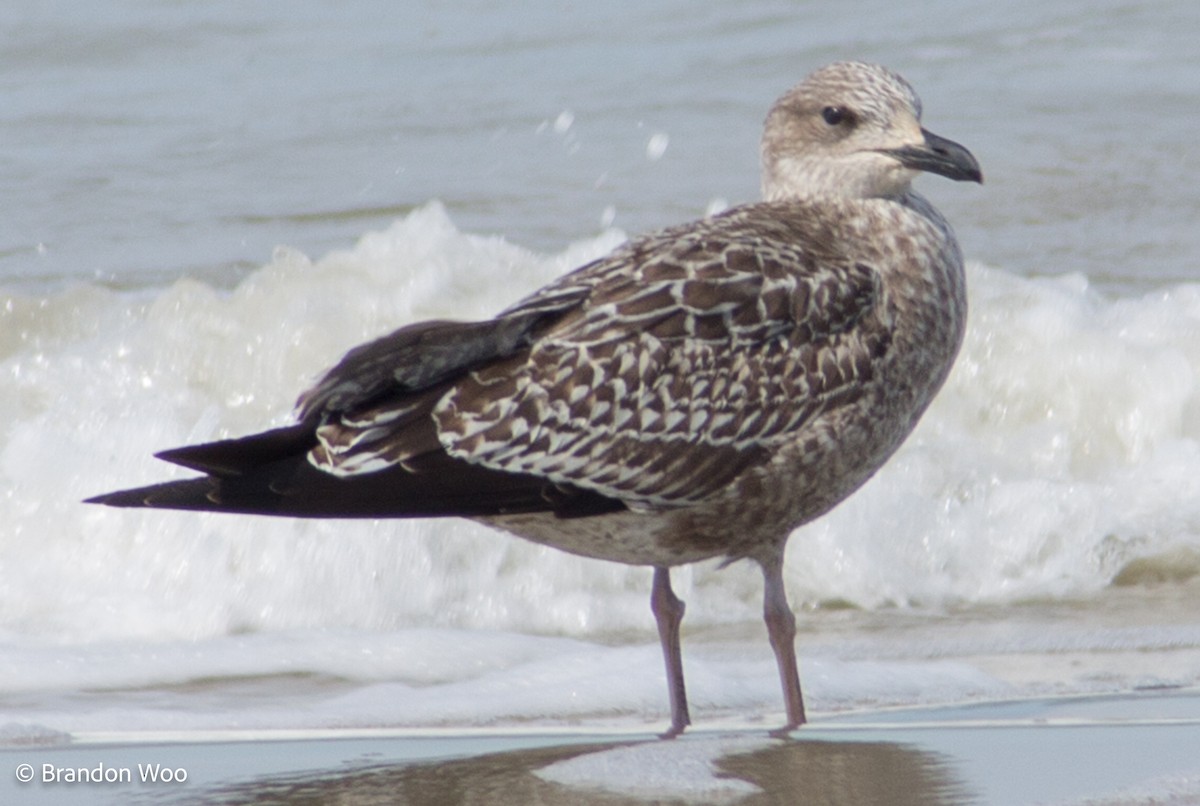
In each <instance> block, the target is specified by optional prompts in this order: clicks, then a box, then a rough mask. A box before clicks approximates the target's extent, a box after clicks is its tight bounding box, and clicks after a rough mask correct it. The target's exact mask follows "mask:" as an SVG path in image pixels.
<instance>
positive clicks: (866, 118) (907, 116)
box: [762, 62, 983, 201]
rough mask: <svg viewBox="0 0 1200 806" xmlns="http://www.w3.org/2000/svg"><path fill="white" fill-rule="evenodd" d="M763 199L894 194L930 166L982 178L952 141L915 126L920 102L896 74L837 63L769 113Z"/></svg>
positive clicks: (950, 173) (793, 91)
mask: <svg viewBox="0 0 1200 806" xmlns="http://www.w3.org/2000/svg"><path fill="white" fill-rule="evenodd" d="M762 161H763V197H764V198H765V199H767V200H768V201H774V200H780V199H787V198H794V197H800V196H821V195H835V196H843V197H851V198H872V197H899V196H902V195H903V194H905V193H907V192H908V189H909V185H910V184H911V182H912V180H913V178H914V177H915V176H916V175H917V174H918V173H919V172H921V171H929V172H932V173H936V174H941V175H942V176H946V177H949V178H950V179H955V180H969V181H973V182H982V181H983V174H982V172H981V171H980V169H979V163H978V162H976V160H975V157H974V156H972V155H971V152H969V151H967V149H965V148H963V147H962V146H961V145H959V144H958V143H955V142H953V141H951V140H946V139H944V138H942V137H938V136H937V135H935V134H933V133H932V132H929V131H926V130H925V129H923V128H922V127H921V100H920V99H919V98H918V97H917V94H916V93H915V92H914V91H913V88H912V87H911V86H910V85H909V83H908V82H907V81H905V80H904V79H903V78H901V77H900V76H898V75H896V74H895V73H893V72H891V71H890V70H887V69H886V68H883V67H879V66H878V65H873V64H864V63H862V62H836V63H834V64H831V65H827V66H826V67H822V68H821V69H820V70H817V71H816V72H814V73H813V74H812V75H810V76H809V77H808V78H806V79H805V80H804V81H803V82H801V83H800V84H798V85H796V86H795V87H793V88H792V89H790V90H788V91H787V92H786V93H785V94H784V95H783V96H782V97H781V98H780V99H779V100H778V101H776V102H775V105H774V106H772V107H771V111H770V113H768V115H767V120H766V125H765V127H764V131H763V140H762Z"/></svg>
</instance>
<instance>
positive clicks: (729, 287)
mask: <svg viewBox="0 0 1200 806" xmlns="http://www.w3.org/2000/svg"><path fill="white" fill-rule="evenodd" d="M919 118H920V104H919V102H918V100H917V98H916V95H915V93H913V91H912V89H911V87H909V85H908V84H907V83H906V82H905V81H904V80H903V79H901V78H899V77H898V76H896V75H895V74H893V73H890V72H888V71H887V70H884V69H883V68H880V67H876V66H872V65H865V64H860V63H838V64H834V65H830V66H829V67H826V68H823V69H822V70H819V71H817V72H816V73H814V74H813V75H812V76H810V77H809V78H808V79H807V80H806V81H804V82H803V83H802V84H800V85H798V86H797V87H796V88H794V89H792V90H791V91H789V92H788V93H787V94H785V95H784V96H783V97H782V98H781V99H780V100H779V101H778V102H777V103H776V104H775V106H774V107H773V108H772V110H771V112H770V114H769V115H768V117H767V122H766V126H765V131H764V135H763V195H764V198H765V201H764V202H761V203H758V204H751V205H746V206H742V207H737V208H734V209H732V210H730V211H728V212H726V213H724V214H721V215H718V216H714V217H711V218H708V219H704V220H701V221H695V222H692V223H689V224H685V225H682V226H678V227H673V228H670V229H666V230H662V231H660V232H657V233H653V234H651V235H647V236H644V237H641V238H638V239H635V240H633V241H631V242H629V243H628V244H626V245H624V246H622V247H620V248H618V249H617V250H616V251H614V252H613V253H611V254H610V255H608V256H606V257H604V258H601V259H600V260H597V261H595V262H593V263H590V264H588V265H586V266H583V267H581V268H579V269H577V270H576V271H574V272H571V273H570V274H567V275H565V276H563V277H562V278H560V279H559V280H557V281H555V282H553V283H551V284H550V285H548V286H546V287H545V288H543V289H542V290H540V291H538V292H537V293H535V294H533V295H532V296H530V297H528V298H527V299H525V300H522V301H521V302H518V303H517V304H516V305H514V306H512V307H511V308H509V309H507V310H506V311H503V312H502V313H500V314H499V315H498V316H497V317H496V318H495V319H492V320H489V321H486V322H473V323H459V322H425V323H419V324H415V325H410V326H408V327H405V328H402V329H401V330H399V331H396V332H395V333H393V334H391V335H388V336H385V337H383V338H381V339H378V340H376V341H374V342H371V343H369V344H367V345H364V346H362V347H359V348H357V349H355V350H353V351H351V352H350V353H349V354H347V356H346V357H345V358H344V359H343V360H342V361H341V362H340V363H339V364H338V365H337V366H335V367H334V368H333V369H331V370H330V371H329V372H328V373H326V375H325V376H324V377H323V378H322V379H321V380H320V381H319V382H318V383H317V384H316V385H315V386H314V387H313V388H312V389H310V390H309V391H307V392H305V394H304V395H303V396H302V397H301V398H300V401H299V404H298V409H297V414H298V420H299V422H298V423H297V424H296V425H294V426H289V427H286V428H282V429H276V430H275V431H270V432H266V433H264V434H259V435H255V436H251V437H246V438H243V439H238V440H228V441H224V442H218V443H210V444H208V445H200V446H191V447H187V448H181V449H177V450H175V451H169V452H166V453H164V454H160V455H161V456H162V457H163V458H165V459H168V460H169V461H173V462H177V463H179V464H184V465H187V466H188V467H192V468H194V469H197V470H200V471H202V472H203V473H205V474H206V475H205V476H204V477H203V478H199V479H193V480H190V481H183V482H172V483H168V484H164V485H157V486H154V487H149V488H143V489H139V490H131V491H124V492H119V493H113V494H110V495H107V496H101V497H99V498H98V499H94V500H96V501H98V502H101V503H107V504H112V505H117V506H149V507H167V508H179V509H199V510H216V511H230V512H247V513H259V514H276V515H295V516H302V517H388V516H393V517H428V516H441V515H460V516H464V517H471V518H475V519H478V520H482V521H484V522H487V523H490V524H493V525H495V526H497V527H499V528H501V529H504V530H506V531H509V532H512V533H514V534H517V535H520V536H522V537H525V538H527V539H530V540H534V541H536V542H539V543H543V544H546V545H550V546H554V547H556V548H559V549H563V550H565V551H569V552H573V553H576V554H580V555H584V556H587V557H595V558H599V559H605V560H611V561H615V562H623V563H631V564H640V565H650V566H653V567H654V568H655V574H654V583H653V595H652V606H653V611H654V614H655V617H656V619H657V621H658V625H659V633H660V637H661V640H662V645H663V652H664V658H665V660H666V664H667V675H668V681H669V691H670V695H671V728H670V730H669V731H668V733H667V735H676V734H678V733H679V732H680V731H682V730H683V729H684V727H685V726H686V725H687V724H688V722H689V717H688V713H687V702H686V696H685V693H684V685H683V671H682V664H681V660H680V651H679V622H680V620H681V619H682V616H683V603H682V602H680V601H679V600H678V599H677V598H676V597H675V595H674V593H673V592H672V591H671V588H670V575H669V570H668V569H669V568H670V567H672V566H675V565H679V564H682V563H689V562H695V561H698V560H703V559H708V558H714V557H720V558H724V559H725V560H726V561H732V560H737V559H742V558H748V559H752V560H754V561H756V562H758V563H759V564H760V565H761V566H762V568H763V571H764V580H765V593H764V617H765V619H766V622H767V626H768V631H769V634H770V639H771V643H772V647H773V648H774V650H775V654H776V657H777V659H778V662H779V670H780V677H781V681H782V685H783V690H784V700H785V704H786V708H787V722H786V725H785V727H786V728H791V727H795V726H797V725H799V724H801V723H802V722H803V721H804V718H805V717H804V708H803V700H802V697H801V694H800V685H799V678H798V674H797V671H796V662H795V652H794V648H793V639H794V634H795V627H794V618H793V616H792V613H791V611H790V609H789V608H788V605H787V600H786V597H785V595H784V590H783V577H782V563H783V550H784V545H785V543H786V541H787V538H788V535H789V534H790V533H791V531H792V530H793V529H795V528H796V527H797V526H799V525H801V524H803V523H806V522H808V521H810V520H812V519H814V518H816V517H819V516H820V515H822V514H824V513H825V512H827V511H828V510H829V509H830V508H832V507H833V506H834V505H836V504H837V503H838V502H839V501H841V500H843V499H844V498H845V497H846V496H848V495H849V494H850V493H852V492H853V491H854V490H855V489H857V488H858V487H859V486H860V485H861V484H862V483H863V482H865V481H866V480H867V479H868V478H870V476H871V475H872V474H873V473H875V471H876V470H878V469H879V468H880V467H881V466H882V465H883V463H884V462H885V461H886V460H887V458H888V457H889V456H890V455H891V454H892V453H893V452H894V451H895V449H896V448H897V447H898V446H899V445H900V443H901V442H902V441H903V440H904V438H905V437H906V436H907V435H908V434H909V433H910V431H911V430H912V428H913V427H914V426H915V425H916V422H917V420H918V418H919V417H920V415H921V413H922V412H923V411H924V409H925V407H926V406H927V405H928V403H929V402H930V400H931V399H932V397H933V395H934V394H935V393H936V391H937V390H938V388H939V387H940V386H941V384H942V382H943V381H944V380H945V377H946V375H947V373H948V372H949V370H950V366H951V364H952V362H953V359H954V355H955V353H956V352H957V350H958V346H959V343H960V341H961V338H962V333H963V327H964V322H965V316H966V302H965V290H964V287H963V276H962V259H961V256H960V254H959V250H958V245H957V243H956V242H955V239H954V236H953V234H952V232H951V230H950V227H949V226H948V225H947V223H946V222H945V220H944V219H943V218H942V217H941V215H940V214H939V213H937V211H936V210H934V209H933V207H932V206H930V205H929V203H928V202H926V201H925V200H924V199H923V198H922V197H920V196H918V195H917V194H915V193H913V192H912V191H911V189H910V187H909V183H910V182H911V180H912V178H913V177H914V176H915V175H916V174H917V172H919V171H923V170H924V171H932V172H935V173H939V174H942V175H944V176H947V177H950V178H952V179H958V180H974V181H980V179H981V175H980V172H979V167H978V165H977V164H976V162H975V160H974V158H973V157H971V155H970V154H969V153H968V152H967V151H966V150H965V149H963V148H962V147H961V146H958V145H957V144H955V143H952V142H950V141H948V140H943V139H941V138H939V137H936V136H935V135H932V134H930V133H929V132H927V131H925V130H924V129H922V128H921V126H920V123H919Z"/></svg>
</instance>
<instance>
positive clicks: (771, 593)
mask: <svg viewBox="0 0 1200 806" xmlns="http://www.w3.org/2000/svg"><path fill="white" fill-rule="evenodd" d="M762 569H763V582H764V586H763V620H764V621H766V623H767V635H768V637H769V638H770V639H771V649H773V650H775V663H776V664H777V665H778V666H779V681H780V683H782V684H783V702H784V705H785V706H786V707H787V724H786V725H784V726H783V727H782V728H780V729H779V732H780V733H786V732H788V731H790V730H792V729H793V728H798V727H800V726H801V725H803V724H804V723H805V721H806V720H805V717H804V697H803V696H802V695H801V694H800V672H799V670H798V668H797V666H796V616H795V615H794V614H793V613H792V608H791V607H789V606H788V601H787V591H786V590H784V587H783V552H782V551H780V552H778V554H777V556H775V557H772V558H771V559H770V560H769V561H767V562H763V563H762Z"/></svg>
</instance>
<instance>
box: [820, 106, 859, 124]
mask: <svg viewBox="0 0 1200 806" xmlns="http://www.w3.org/2000/svg"><path fill="white" fill-rule="evenodd" d="M821 117H822V118H824V120H825V122H826V123H828V124H829V125H830V126H841V125H842V124H843V123H846V122H849V121H853V119H854V116H853V115H851V114H850V113H849V112H848V111H847V110H846V108H845V107H843V106H827V107H825V108H824V109H822V110H821Z"/></svg>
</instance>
